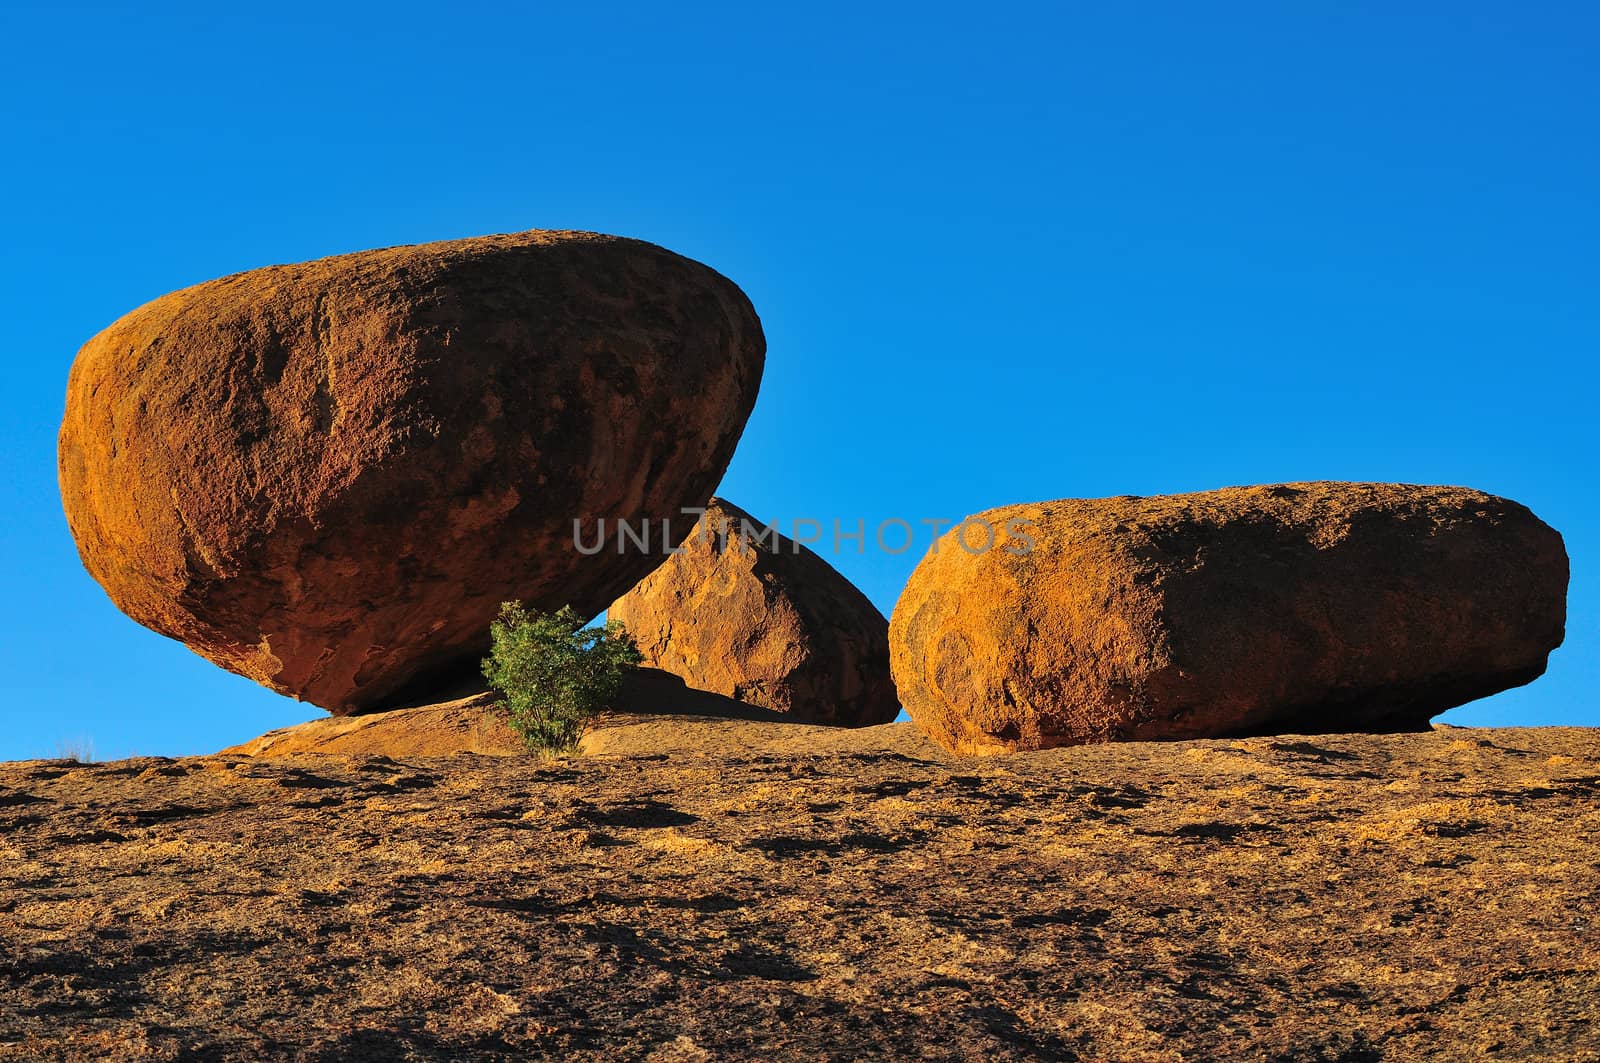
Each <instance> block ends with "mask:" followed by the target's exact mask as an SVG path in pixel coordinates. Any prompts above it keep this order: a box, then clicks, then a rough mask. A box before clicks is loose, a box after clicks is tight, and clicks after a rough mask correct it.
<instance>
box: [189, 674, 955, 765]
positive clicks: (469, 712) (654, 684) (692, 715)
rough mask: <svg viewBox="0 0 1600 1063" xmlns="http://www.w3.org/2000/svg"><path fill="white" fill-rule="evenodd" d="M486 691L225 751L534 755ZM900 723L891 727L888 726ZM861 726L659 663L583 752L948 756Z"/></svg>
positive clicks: (899, 732) (284, 732) (270, 736)
mask: <svg viewBox="0 0 1600 1063" xmlns="http://www.w3.org/2000/svg"><path fill="white" fill-rule="evenodd" d="M495 700H496V698H495V695H494V694H493V693H490V692H487V691H484V692H480V693H476V694H471V695H468V696H466V697H460V698H452V699H451V700H449V701H444V702H440V703H437V704H432V705H417V706H412V707H410V708H403V709H389V710H386V711H383V712H372V713H363V714H362V715H359V716H336V717H323V718H321V719H317V720H308V721H307V722H305V723H301V724H295V725H294V726H292V727H281V728H279V729H278V730H276V731H269V732H267V733H266V734H264V735H261V736H260V737H258V738H253V739H251V740H250V741H248V742H243V743H240V744H239V745H236V746H231V747H229V748H227V749H224V750H223V751H222V753H221V754H220V755H224V756H244V757H286V756H295V755H298V754H302V753H327V754H340V755H350V754H354V755H361V756H382V757H446V756H453V755H454V754H456V753H476V754H479V755H481V756H528V755H530V754H529V751H528V747H527V745H526V744H525V743H524V742H523V741H522V739H521V738H519V737H518V736H517V734H516V733H515V732H514V731H512V730H511V728H510V726H509V725H508V724H507V723H506V720H505V716H504V715H503V714H502V713H500V712H499V711H497V710H496V709H495V707H494V703H495ZM885 728H892V730H884V729H885ZM867 730H871V731H873V732H875V733H876V734H877V737H876V738H875V739H874V738H873V737H872V736H867V737H866V738H865V739H863V738H856V737H850V736H856V735H858V734H860V731H861V729H848V728H839V727H829V726H825V725H821V724H805V723H800V722H797V721H796V720H795V719H794V718H793V717H792V716H788V715H785V714H784V713H781V712H774V711H773V710H771V709H763V708H760V707H758V706H755V705H748V704H746V703H744V702H741V701H734V700H733V699H732V698H725V697H723V696H721V695H720V694H712V693H708V692H706V691H703V690H692V689H690V688H689V687H687V686H685V685H684V682H683V680H682V679H680V678H678V677H677V676H675V675H671V674H670V673H667V672H663V671H660V670H658V669H654V668H641V669H639V670H638V671H637V672H635V673H633V674H632V675H630V676H629V677H628V680H627V681H626V682H625V684H624V685H623V689H622V691H621V693H620V694H619V696H618V698H617V700H616V703H615V704H614V705H613V706H612V707H611V708H609V709H608V710H607V711H605V712H604V713H602V714H601V715H600V716H598V717H596V718H595V719H594V720H593V721H592V722H591V723H590V725H589V727H588V729H587V731H586V732H585V733H584V736H583V740H582V741H581V742H580V743H579V746H578V752H579V753H580V754H582V755H584V756H623V755H630V756H631V755H641V756H642V755H655V756H660V755H663V754H671V755H679V754H683V753H695V754H706V753H716V752H722V753H760V752H766V753H816V754H823V753H832V752H838V751H839V750H840V749H841V748H858V745H857V743H859V742H860V741H863V740H865V741H869V742H871V741H877V742H878V743H879V744H880V745H881V746H882V747H883V748H884V749H886V750H887V749H894V750H897V751H899V752H901V753H905V754H907V755H914V756H921V757H931V758H934V759H939V758H941V757H944V756H947V754H946V753H945V752H944V751H943V750H942V749H940V748H939V747H938V746H936V745H934V744H933V743H932V742H931V741H929V740H928V739H927V737H926V736H924V735H923V734H922V732H920V731H918V730H917V729H916V728H915V727H912V726H911V725H910V724H883V725H881V726H880V727H877V728H868V729H867Z"/></svg>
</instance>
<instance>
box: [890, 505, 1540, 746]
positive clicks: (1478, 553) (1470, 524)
mask: <svg viewBox="0 0 1600 1063" xmlns="http://www.w3.org/2000/svg"><path fill="white" fill-rule="evenodd" d="M981 516H983V517H984V518H985V519H986V520H988V521H989V522H990V523H991V524H993V525H995V526H996V527H1001V526H1004V524H1005V523H1006V522H1007V521H1008V520H1014V519H1017V518H1023V519H1026V520H1030V521H1032V522H1033V524H1034V525H1035V526H1036V527H1035V529H1034V530H1033V531H1032V532H1031V533H1030V534H1031V535H1032V536H1033V537H1034V539H1035V540H1036V543H1037V545H1036V547H1035V548H1034V550H1033V551H1032V552H1031V553H1027V554H1025V555H1018V554H1014V553H1008V552H1006V551H1005V550H1003V549H995V550H991V551H988V552H986V553H981V554H976V555H975V554H971V553H968V552H965V551H963V550H962V549H960V548H959V546H958V545H957V544H956V543H955V541H954V539H953V538H951V536H948V535H947V536H946V537H945V538H944V539H942V540H941V541H940V543H939V549H938V552H937V553H935V554H930V555H929V556H928V557H926V558H925V559H924V560H923V561H922V562H921V564H919V565H918V567H917V569H916V571H915V572H914V573H913V574H912V576H911V580H910V582H909V584H908V585H907V587H906V590H905V593H904V594H903V595H902V597H901V598H900V601H899V603H898V604H897V605H896V606H895V610H894V616H893V618H892V620H891V622H890V645H891V652H892V658H893V669H894V677H895V682H896V684H897V685H898V687H899V692H900V698H901V701H902V702H903V703H904V705H905V707H906V711H907V712H909V713H910V714H911V717H912V719H914V720H916V721H917V723H918V724H919V725H920V726H921V727H922V728H923V729H924V730H925V731H926V732H927V733H928V734H929V735H930V736H931V737H932V738H933V739H934V740H935V741H937V742H939V743H940V744H942V745H944V746H945V747H946V748H948V749H951V750H954V751H956V752H960V753H995V752H1005V751H1011V750H1021V749H1039V748H1045V747H1049V746H1057V745H1069V744H1075V743H1085V742H1106V741H1114V740H1119V739H1168V738H1197V737H1214V736H1226V735H1240V734H1261V733H1328V732H1339V731H1395V730H1413V729H1421V728H1424V727H1426V726H1427V723H1428V719H1429V717H1431V716H1434V715H1436V714H1438V713H1440V712H1443V711H1444V710H1445V709H1448V708H1451V707H1452V706H1455V705H1459V704H1461V703H1463V702H1466V701H1470V700H1472V699H1473V698H1480V697H1484V696H1485V695H1488V694H1492V693H1494V692H1496V691H1499V690H1503V689H1505V688H1507V687H1513V686H1518V685H1520V684H1523V683H1527V682H1529V681H1531V680H1533V679H1535V678H1536V677H1538V676H1539V675H1541V674H1542V673H1543V672H1544V669H1545V662H1546V657H1547V656H1548V654H1549V653H1550V651H1551V650H1553V649H1554V648H1555V647H1557V646H1559V645H1560V644H1561V640H1562V637H1563V634H1564V630H1563V629H1564V625H1565V620H1566V589H1567V555H1566V551H1565V549H1564V547H1563V545H1562V542H1561V537H1560V535H1558V534H1557V533H1556V532H1555V531H1554V530H1552V529H1551V528H1550V527H1548V526H1547V525H1545V524H1544V523H1542V522H1541V521H1540V520H1539V519H1538V518H1537V517H1535V516H1534V515H1533V514H1532V513H1530V512H1529V511H1528V510H1527V509H1525V508H1524V507H1522V506H1520V505H1518V504H1517V503H1515V502H1510V501H1507V500H1505V499H1502V498H1496V497H1494V496H1492V495H1486V494H1483V493H1481V492H1478V491H1471V490H1467V489H1464V488H1457V487H1418V486H1411V485H1404V484H1359V483H1356V484H1351V483H1303V484H1286V485H1280V486H1275V487H1245V488H1230V489H1227V490H1222V491H1210V492H1204V493H1199V494H1189V495H1170V496H1165V497H1153V498H1134V497H1122V498H1106V499H1066V500H1062V501H1059V502H1042V503H1038V504H1035V505H1020V506H1010V507H1006V508H1002V509H997V510H991V511H989V512H987V513H984V514H982V515H981ZM976 539H977V536H976V535H974V536H973V541H974V542H976Z"/></svg>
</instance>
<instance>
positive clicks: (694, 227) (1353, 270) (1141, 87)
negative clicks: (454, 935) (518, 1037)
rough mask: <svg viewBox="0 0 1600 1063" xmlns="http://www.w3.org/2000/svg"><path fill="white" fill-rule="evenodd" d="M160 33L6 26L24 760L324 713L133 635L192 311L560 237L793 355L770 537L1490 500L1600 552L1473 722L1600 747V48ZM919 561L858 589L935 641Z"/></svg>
mask: <svg viewBox="0 0 1600 1063" xmlns="http://www.w3.org/2000/svg"><path fill="white" fill-rule="evenodd" d="M578 6H579V5H574V4H563V5H544V4H493V5H488V4H472V3H468V4H465V5H460V6H455V7H450V6H447V5H438V4H429V5H411V4H405V3H385V4H381V5H378V4H373V5H341V4H335V3H321V4H316V5H301V4H297V3H292V2H291V3H283V4H273V5H267V6H256V7H255V8H254V10H252V11H251V12H249V13H241V12H236V11H234V10H232V9H231V8H232V7H233V5H219V4H206V5H203V6H188V5H182V4H174V5H117V6H115V7H112V6H106V7H98V6H89V5H72V4H66V5H61V4H51V5H48V6H47V5H43V4H36V3H28V2H26V0H24V2H23V3H21V4H15V3H13V4H8V5H6V6H5V8H4V10H3V12H0V100H3V101H4V102H3V105H0V106H3V107H4V108H5V111H4V114H5V120H4V121H5V124H4V129H3V131H0V132H3V141H0V143H3V144H4V151H5V162H6V164H5V165H4V166H3V167H0V192H3V194H4V200H5V204H6V211H5V219H4V223H3V224H4V234H3V235H4V239H3V241H0V247H3V260H0V271H3V274H0V282H3V283H0V290H3V291H4V293H5V295H4V299H5V304H6V305H5V313H4V314H3V315H0V340H3V348H0V349H3V352H4V356H3V365H0V372H3V373H4V377H3V379H0V401H3V402H4V404H5V409H4V417H3V418H0V444H3V465H0V490H3V492H4V496H3V502H4V508H3V512H0V526H3V528H4V532H3V534H4V536H5V540H4V566H5V569H4V572H3V574H0V575H3V585H4V587H5V589H6V592H7V594H6V606H7V607H6V609H5V611H4V617H3V619H0V625H3V627H0V647H3V653H4V659H3V661H0V666H3V667H0V675H3V676H4V679H3V683H4V690H3V693H4V699H3V706H4V707H3V709H0V712H3V714H4V717H3V718H4V727H3V728H0V757H22V756H35V755H44V754H53V753H54V752H55V751H56V748H57V746H58V744H59V743H62V742H72V741H81V740H84V739H88V740H91V741H92V742H93V744H94V747H95V750H96V752H97V753H98V754H99V755H101V756H118V755H125V754H128V753H163V754H180V753H193V752H206V751H210V750H214V749H216V748H218V747H220V746H222V745H224V744H227V743H231V742H235V741H239V740H242V739H245V738H248V737H250V736H252V735H255V734H258V733H260V732H261V731H264V730H266V729H268V728H271V727H275V726H280V725H283V724H286V723H291V722H295V721H298V720H302V719H308V718H311V717H313V716H316V715H320V710H316V709H314V708H311V707H309V706H305V705H301V704H298V703H295V702H292V701H288V700H286V699H283V698H280V697H277V696H276V695H273V694H271V693H268V692H267V691H265V690H263V689H261V688H259V687H256V686H255V685H253V684H252V683H250V682H248V681H246V680H243V679H240V678H237V677H235V676H231V675H228V674H226V673H224V672H222V671H220V670H218V669H216V668H214V667H213V666H211V665H209V664H207V663H205V662H204V661H202V660H200V659H199V658H198V657H194V656H192V655H191V654H189V653H188V651H186V650H185V649H183V647H181V646H179V645H178V644H177V643H174V642H170V641H168V640H166V639H164V638H161V637H159V636H157V635H154V634H151V633H149V632H147V631H145V630H144V629H142V628H140V627H138V626H137V625H135V624H134V623H133V622H132V621H130V620H128V619H126V618H125V617H123V616H122V615H121V614H120V613H118V612H117V611H116V610H115V609H114V608H113V607H112V606H111V604H110V602H109V601H108V600H107V599H106V597H105V596H104V594H102V592H101V591H100V589H99V588H98V587H97V586H96V585H95V584H94V583H93V582H92V581H91V580H90V579H89V577H88V576H87V575H86V574H85V573H84V572H83V571H82V569H81V567H80V565H79V563H78V559H77V556H76V553H75V551H74V548H73V545H72V542H71V540H70V538H69V537H68V534H67V530H66V525H65V522H64V520H63V518H62V516H61V511H60V504H59V501H58V498H57V492H56V479H55V436H56V429H57V426H58V424H59V421H60V415H61V409H62V401H63V391H64V387H65V382H66V375H67V368H68V366H69V364H70V362H71V359H72V357H73V355H74V353H75V352H76V350H77V348H78V346H79V345H80V344H81V343H82V342H83V341H84V340H86V339H88V338H89V337H90V336H91V335H93V334H94V333H95V332H97V331H99V330H100V329H101V328H103V327H104V326H105V325H107V324H108V323H110V322H111V321H112V320H114V319H115V318H117V317H118V316H120V315H121V314H123V313H125V312H126V311H128V310H131V309H133V308H134V307H136V306H138V305H139V304H141V303H143V302H145V301H146V300H149V299H151V298H153V297H155V296H157V295H160V294H161V293H163V292H166V291H170V290H171V289H174V288H178V287H182V286H184V285H188V284H193V283H196V282H198V281H202V280H205V279H207V278H210V277H215V276H219V275H222V274H226V273H231V272H235V271H238V270H242V269H248V268H251V267H255V266H261V265H266V264H268V263H275V262H290V261H297V260H302V259H308V258H314V257H318V256H321V255H328V254H333V253H337V252H342V251H352V250H357V249H361V248H367V247H375V246H384V245H391V244H398V243H412V242H418V241H425V240H437V239H445V238H451V237H460V236H468V235H476V234H480V233H489V232H504V231H512V230H519V229H527V228H579V229H594V230H599V231H603V232H611V233H621V234H626V235H629V236H636V237H641V238H643V239H646V240H652V241H655V242H657V243H660V244H663V245H665V246H667V247H669V248H672V249H673V250H676V251H679V252H682V253H684V254H686V255H689V256H691V257H694V258H697V259H700V260H701V261H704V262H707V263H709V264H711V265H712V266H714V267H716V268H717V269H718V270H721V271H722V272H723V273H725V274H727V275H728V276H730V277H732V278H733V279H734V280H736V281H737V282H738V283H739V284H740V285H742V286H743V287H744V289H745V290H746V291H747V292H748V293H749V294H750V297H751V298H752V300H753V301H754V302H755V305H756V307H757V309H758V310H759V311H760V313H761V316H762V319H763V321H764V323H765V326H766V332H767V338H768V341H769V345H770V349H769V354H768V362H767V371H766V379H765V382H764V383H763V386H762V391H761V398H760V402H759V404H758V405H757V407H756V411H755V414H754V416H753V418H752V419H751V421H750V424H749V428H748V430H747V431H746V433H745V438H744V442H743V444H742V445H741V447H740V450H739V452H738V455H737V457H736V458H735V460H734V463H733V466H732V468H731V469H730V470H729V472H728V475H727V478H726V479H725V481H724V483H723V488H722V491H723V493H724V494H726V495H727V496H728V497H730V498H732V499H734V500H735V501H737V502H738V503H739V504H740V505H742V506H744V507H745V508H747V509H749V510H751V511H753V512H755V513H756V514H758V515H760V516H763V517H780V518H784V519H792V518H793V517H797V516H798V517H813V516H815V517H819V518H823V519H831V518H833V517H835V516H839V517H843V518H846V519H854V518H855V517H857V516H859V517H861V518H863V519H866V520H868V521H869V522H870V523H876V521H878V520H881V519H883V518H885V517H892V516H901V517H905V518H908V519H912V520H915V519H919V518H921V517H924V516H951V517H959V516H961V515H964V514H966V513H970V512H973V511H976V510H980V509H984V508H987V507H990V506H993V505H998V504H1002V503H1009V502H1017V501H1026V500H1037V499H1044V498H1058V497H1064V496H1098V495H1107V494H1120V493H1134V494H1155V493H1165V492H1173V491H1187V490H1198V489H1204V488H1212V487H1219V486H1223V485H1228V484H1241V483H1259V482H1271V481H1282V480H1297V479H1317V478H1329V479H1353V480H1366V479H1371V480H1404V481H1413V482H1425V483H1454V484H1467V485H1471V486H1474V487H1479V488H1483V489H1485V490H1489V491H1494V492H1497V493H1500V494H1504V495H1508V496H1510V497H1512V498H1515V499H1518V500H1519V501H1522V502H1524V503H1526V504H1527V505H1529V506H1531V507H1532V508H1533V510H1534V511H1535V512H1536V513H1538V514H1539V515H1540V516H1541V517H1543V518H1544V519H1545V520H1547V521H1548V522H1549V523H1551V524H1552V525H1554V526H1555V527H1556V528H1558V529H1559V530H1560V531H1561V532H1562V533H1563V534H1564V535H1565V536H1566V541H1567V547H1568V551H1569V553H1570V554H1571V555H1572V588H1571V595H1570V619H1569V622H1568V629H1567V642H1566V645H1565V646H1564V647H1563V648H1562V649H1560V650H1559V651H1557V652H1556V654H1555V655H1554V656H1553V657H1552V659H1551V664H1550V671H1549V673H1548V674H1547V675H1546V676H1545V677H1544V678H1543V679H1540V680H1539V681H1538V682H1536V683H1535V684H1533V685H1532V686H1530V687H1527V688H1524V689H1521V690H1517V691H1513V692H1510V693H1508V694H1504V695H1501V696H1498V697H1496V698H1492V699H1488V700H1486V701H1483V702H1479V703H1477V704H1474V705H1471V706H1468V707H1464V708H1462V709H1459V710H1456V711H1454V712H1452V713H1450V714H1449V716H1448V717H1446V718H1447V719H1448V720H1449V721H1451V722H1456V723H1484V724H1554V723H1581V724H1600V709H1597V707H1596V704H1595V701H1594V698H1593V689H1594V686H1595V682H1594V680H1595V678H1596V675H1597V654H1600V570H1597V568H1596V564H1597V560H1600V484H1597V474H1596V471H1595V465H1596V458H1597V449H1600V448H1597V447H1596V445H1595V442H1594V437H1593V428H1594V425H1595V416H1594V413H1593V410H1594V408H1595V400H1596V394H1595V391H1596V388H1595V384H1596V369H1595V361H1596V356H1597V354H1600V298H1597V296H1600V194H1597V190H1600V63H1597V61H1596V50H1597V46H1600V14H1597V10H1600V9H1597V8H1595V6H1594V5H1592V4H1583V3H1576V2H1574V3H1545V4H1532V5H1524V4H1505V3H1496V4H1484V3H1470V2H1469V3H1448V4H1447V3H1436V4H1414V3H1376V2H1372V3H1349V2H1339V3H1332V2H1323V3H1314V2H1308V3H1294V4H1283V3H1224V4H1211V5H1196V4H1188V3H1175V2H1174V3H1152V4H1141V5H1136V6H1134V5H1111V4H1066V5H1043V4H1040V5H1017V6H1013V5H1000V4H994V5H970V4H962V5H958V6H957V5H952V6H944V5H937V4H934V5H930V4H928V3H917V4H905V5H866V6H862V5H855V4H851V5H831V4H807V5H802V6H798V7H788V8H779V7H774V6H773V5H760V4H738V5H733V4H729V5H725V6H720V7H710V6H700V5H649V6H644V5H639V6H630V5H602V6H600V7H597V8H595V9H594V10H593V11H592V12H591V13H582V14H580V13H575V9H576V8H577V7H578ZM914 560H915V558H914V556H913V555H906V556H903V557H888V556H884V555H874V554H868V555H866V556H860V557H858V556H856V555H853V554H847V555H845V556H843V557H841V558H839V559H838V565H839V567H840V568H841V570H843V571H844V572H845V574H846V575H848V576H849V577H850V578H852V579H854V580H855V581H856V582H857V583H859V584H860V585H861V586H862V588H863V589H864V590H866V592H867V593H868V594H869V595H870V596H871V597H872V598H873V600H874V601H876V602H877V603H878V605H879V606H880V607H881V608H882V609H883V610H884V611H885V612H886V613H887V612H888V611H889V609H890V608H891V607H892V606H893V603H894V600H895V597H896V595H897V594H898V592H899V589H900V587H901V585H902V584H903V582H904V580H905V577H906V575H907V574H908V572H909V571H910V568H911V566H912V564H913V563H914Z"/></svg>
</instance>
